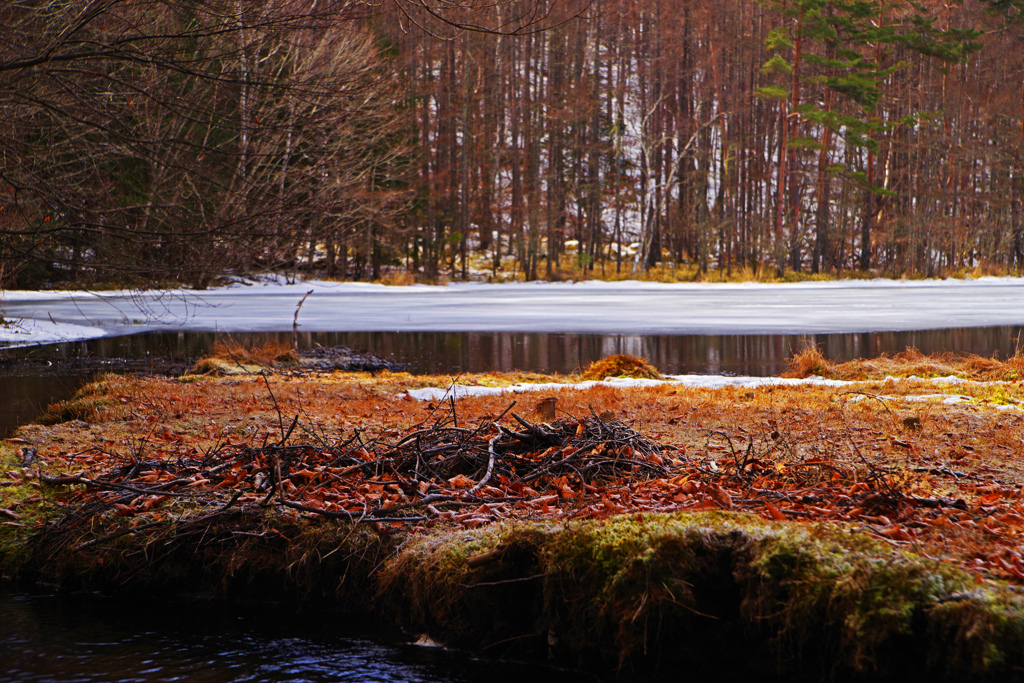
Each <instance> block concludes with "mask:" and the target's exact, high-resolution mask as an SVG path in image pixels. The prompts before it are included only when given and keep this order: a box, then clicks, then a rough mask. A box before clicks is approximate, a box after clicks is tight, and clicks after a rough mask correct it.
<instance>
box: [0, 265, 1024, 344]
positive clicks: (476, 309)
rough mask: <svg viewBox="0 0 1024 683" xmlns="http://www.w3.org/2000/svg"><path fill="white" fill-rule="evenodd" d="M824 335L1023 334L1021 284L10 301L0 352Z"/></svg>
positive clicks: (416, 290)
mask: <svg viewBox="0 0 1024 683" xmlns="http://www.w3.org/2000/svg"><path fill="white" fill-rule="evenodd" d="M310 290H312V294H311V295H310V296H309V298H308V299H307V300H306V301H305V303H304V304H303V306H302V308H301V309H300V310H299V316H298V323H299V329H300V330H301V331H304V332H372V331H378V332H380V331H392V332H549V333H578V334H634V335H636V334H673V335H684V334H694V335H698V334H827V333H849V332H876V331H897V330H924V329H941V328H949V327H982V326H993V325H1020V324H1024V278H980V279H977V280H914V281H900V280H852V281H851V280H845V281H835V282H801V283H790V284H761V283H736V284H702V283H685V284H660V283H649V282H637V281H627V282H600V281H588V282H580V283H544V282H531V283H510V284H481V283H466V284H453V285H447V286H426V285H415V286H411V287H386V286H383V285H374V284H366V283H351V282H346V283H336V282H326V281H311V282H298V283H293V284H287V283H285V282H283V281H281V280H276V281H267V282H256V283H246V284H236V285H232V286H229V287H222V288H216V289H210V290H203V291H193V290H184V289H183V290H153V291H135V290H133V291H123V292H82V291H47V292H27V291H7V292H4V293H3V301H2V304H0V307H2V311H3V315H4V319H5V321H6V323H7V324H6V325H4V326H2V327H0V342H4V343H8V344H27V343H47V342H53V341H71V340H76V339H87V338H91V337H97V336H103V335H116V334H130V333H134V332H144V331H151V330H162V331H168V330H192V331H219V332H225V333H232V332H285V331H290V330H291V329H292V324H293V320H294V317H295V312H296V307H297V305H298V303H299V301H301V300H302V298H303V296H304V295H305V294H306V292H307V291H310Z"/></svg>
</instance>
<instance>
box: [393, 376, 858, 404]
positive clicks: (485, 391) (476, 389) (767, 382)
mask: <svg viewBox="0 0 1024 683" xmlns="http://www.w3.org/2000/svg"><path fill="white" fill-rule="evenodd" d="M801 384H815V385H820V386H827V387H841V386H846V385H848V384H853V382H846V381H843V380H837V379H823V378H821V377H808V378H806V379H793V378H788V377H725V376H723V375H668V376H667V379H664V380H658V379H631V378H628V377H606V378H605V379H603V380H600V381H597V380H588V381H586V382H574V383H571V384H559V383H557V382H544V383H536V384H532V383H519V384H512V385H509V386H507V387H481V386H472V385H466V384H454V385H452V386H449V387H447V388H440V387H427V388H424V389H409V390H408V391H407V392H406V393H407V394H408V395H409V396H410V397H411V398H414V399H417V400H419V401H439V400H442V399H446V398H448V397H449V396H454V397H455V398H466V397H469V396H497V395H500V394H507V393H509V394H522V393H524V392H527V391H548V390H555V391H558V390H583V389H589V388H591V387H594V386H598V385H601V386H606V387H619V388H631V387H655V386H662V385H676V386H682V387H687V388H697V389H720V388H722V387H743V388H754V387H764V386H796V385H801Z"/></svg>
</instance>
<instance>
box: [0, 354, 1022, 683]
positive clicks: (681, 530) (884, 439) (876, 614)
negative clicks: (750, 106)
mask: <svg viewBox="0 0 1024 683" xmlns="http://www.w3.org/2000/svg"><path fill="white" fill-rule="evenodd" d="M805 360H806V359H805ZM811 360H813V359H811ZM903 360H904V361H906V362H907V364H908V365H907V367H908V368H910V366H911V365H913V364H914V363H916V364H917V365H913V367H916V368H918V369H919V368H920V367H921V363H922V362H924V361H922V359H921V358H917V357H914V358H910V357H909V356H908V357H907V358H906V359H903ZM953 360H954V359H950V358H945V359H941V362H942V365H941V369H942V371H943V372H946V371H948V370H949V369H950V368H951V367H952V369H953V370H954V371H955V370H956V364H955V363H954V362H953ZM910 361H913V363H911V362H910ZM935 362H938V361H935ZM803 365H807V363H803V364H801V363H798V362H794V372H795V373H798V374H799V373H801V372H803V373H804V374H806V368H803V369H802V370H801V367H802V366H803ZM811 365H813V363H811ZM883 365H884V364H883ZM963 367H964V369H965V372H977V367H978V364H977V363H975V364H973V365H970V364H967V365H964V366H963ZM971 368H974V369H973V370H972V369H971ZM827 369H828V368H826V370H827ZM883 369H884V371H885V372H886V373H891V371H892V370H893V368H892V367H891V366H890V365H884V368H883ZM634 370H636V369H635V368H634ZM832 371H833V372H834V371H835V369H834V368H833V369H832ZM985 371H986V372H990V373H991V372H993V371H992V368H991V367H990V366H987V365H986V366H985ZM843 374H844V376H848V377H851V378H856V375H855V374H854V373H853V370H852V369H850V368H846V369H844V370H843ZM908 374H911V370H910V369H908ZM860 377H861V379H858V380H857V382H858V383H857V384H855V385H852V386H844V387H841V388H836V387H828V386H821V385H802V386H765V387H758V388H754V389H738V388H735V387H726V388H721V389H684V388H681V387H679V386H674V385H672V384H670V383H666V384H661V385H656V386H648V387H635V388H615V387H607V386H593V387H589V388H587V389H584V390H579V389H561V390H559V389H550V390H547V391H544V392H538V393H537V395H536V396H529V397H526V396H524V395H519V396H507V395H499V396H480V397H472V398H464V399H460V400H458V401H454V400H449V401H440V402H436V403H432V402H421V401H415V400H412V399H411V398H409V397H408V395H407V394H405V393H404V392H405V391H407V390H408V389H412V388H419V387H424V386H445V383H446V382H450V378H441V377H434V378H430V377H412V376H409V375H403V374H400V373H381V374H379V375H377V376H369V375H367V374H359V373H354V374H345V373H307V374H301V373H296V372H294V371H290V370H287V369H285V370H284V371H283V372H280V371H279V372H278V373H277V374H241V375H232V376H198V375H192V376H186V377H184V378H179V379H166V378H159V379H158V378H152V379H144V378H132V377H117V376H107V377H105V378H101V379H100V380H99V381H98V382H97V383H95V384H93V385H90V386H89V387H87V388H85V389H83V391H82V392H80V393H79V395H78V396H76V398H74V399H72V400H71V401H68V402H66V403H65V404H62V405H58V406H54V407H53V408H52V409H51V410H50V411H49V413H48V416H47V419H46V420H44V421H46V422H49V423H50V424H37V425H29V426H26V427H23V428H22V429H21V430H20V431H19V433H18V435H17V436H16V438H14V439H11V440H8V441H7V442H4V443H2V444H0V460H2V465H3V467H2V468H0V480H2V481H0V509H2V510H3V512H0V514H3V516H4V518H3V520H0V521H3V524H2V526H0V573H2V574H3V576H5V577H7V578H10V579H14V580H18V581H23V582H28V583H36V584H45V585H49V586H52V587H55V588H57V589H59V590H98V591H102V592H106V593H110V594H113V595H121V596H153V595H160V596H161V597H165V598H168V599H171V598H181V597H192V598H203V599H217V600H234V601H250V600H257V601H258V600H275V601H287V602H294V603H296V604H308V605H317V606H319V607H330V608H331V609H333V610H337V611H338V612H342V613H348V614H352V615H357V616H358V618H359V619H361V620H364V621H365V622H366V623H368V624H370V623H372V624H373V625H374V627H375V628H379V627H387V628H397V629H401V630H403V631H405V632H407V633H409V634H413V635H414V636H416V635H419V634H423V633H426V634H429V635H430V637H431V638H433V639H434V640H437V641H439V642H442V643H445V644H447V645H450V646H453V647H459V648H462V649H467V650H471V651H476V652H480V653H481V654H483V655H486V656H496V657H515V658H522V659H534V660H542V661H553V662H556V663H558V664H561V665H567V666H572V667H578V668H583V669H587V670H592V671H599V672H602V673H603V674H605V675H609V672H614V673H613V674H611V676H615V675H621V676H623V677H637V678H643V679H649V680H669V679H673V678H678V677H679V676H680V673H679V672H680V671H684V670H685V671H688V672H691V673H692V672H693V671H697V670H700V671H707V672H712V671H714V672H725V673H731V674H735V675H753V674H758V675H762V674H764V675H769V676H774V675H778V676H785V677H787V678H789V679H791V680H792V679H796V680H823V679H825V678H831V679H836V680H875V679H895V678H896V677H898V676H899V677H906V676H913V677H915V678H920V677H923V676H928V677H929V678H930V679H935V680H954V679H957V680H961V679H964V678H970V679H977V680H996V679H997V678H998V679H999V680H1018V679H1024V592H1022V586H1024V572H1022V571H1021V567H1022V566H1024V565H1020V566H1019V565H1018V564H1017V559H1016V558H1017V557H1019V556H1018V555H1017V553H1018V548H1019V547H1020V543H1019V540H1020V538H1021V536H1022V529H1024V507H1022V503H1021V490H1022V489H1021V486H1022V485H1024V474H1022V473H1021V472H1020V471H1019V468H1018V466H1017V464H1016V461H1017V457H1018V456H1019V453H1020V450H1021V445H1022V444H1024V441H1022V440H1021V436H1022V435H1024V416H1022V413H1021V411H1020V410H1019V409H1017V408H1016V404H1017V402H1018V401H1021V400H1024V387H1022V385H1021V382H1020V380H1018V379H1011V380H1005V379H1003V380H1000V381H975V382H972V383H970V384H969V385H966V386H965V385H964V384H956V385H949V384H940V383H929V382H924V381H922V380H909V379H904V380H893V379H888V380H886V379H883V378H877V377H874V376H873V375H871V374H870V372H865V373H862V375H861V376H860ZM523 379H524V377H521V376H515V375H505V376H498V375H494V376H479V377H469V378H462V380H463V381H468V382H469V383H477V384H480V385H485V386H487V385H492V386H493V385H506V386H507V385H509V384H513V383H515V382H518V381H522V380H523ZM545 379H547V380H549V381H550V380H551V379H552V378H545ZM554 379H555V381H556V382H557V381H563V382H569V381H571V380H572V379H573V378H568V377H566V378H554ZM954 393H955V394H956V395H957V396H958V397H960V398H963V397H965V396H966V397H967V398H968V399H969V400H967V401H960V402H958V403H956V404H951V403H946V402H945V399H943V396H946V397H948V396H950V395H953V394H954ZM997 398H998V399H999V400H998V401H997V400H996V399H997ZM512 402H515V403H514V406H511V407H510V403H512ZM1007 406H1009V407H1010V409H1009V410H1005V409H1000V408H1005V407H1007ZM513 412H516V414H517V417H516V418H515V420H513V419H512V417H511V416H512V413H513ZM496 425H502V427H501V428H499V427H498V426H496ZM524 425H525V426H524ZM528 427H529V428H534V429H537V430H539V431H538V432H536V433H533V432H531V431H530V429H529V428H528ZM512 432H515V433H516V434H518V435H519V436H512V435H511V433H512ZM538 435H540V436H538ZM595 435H597V436H601V438H602V439H604V440H603V441H602V440H600V439H598V438H597V436H595ZM541 437H543V438H545V439H553V438H555V437H558V438H560V439H562V440H561V441H558V442H557V443H556V442H555V441H546V442H543V443H541V442H540V441H535V440H531V439H540V438H541ZM431 439H433V440H432V441H431ZM624 439H625V440H624ZM413 444H415V450H410V449H411V448H412V447H413V446H412V445H413ZM538 444H539V445H538ZM343 445H344V448H343V447H342V446H343ZM488 445H489V446H490V452H491V453H490V456H489V455H488ZM446 448H447V449H449V450H447V451H446V450H444V449H446ZM450 449H455V450H450ZM460 449H461V450H460ZM435 450H436V451H438V452H439V453H440V455H437V456H436V458H435V455H433V454H432V451H435ZM410 453H412V454H413V455H416V456H417V457H414V458H412V459H411V460H410V459H409V457H408V456H409V454H410ZM470 456H472V457H470ZM495 456H498V457H495ZM417 458H418V459H417ZM430 458H435V459H434V460H430ZM489 460H490V462H488V461H489ZM453 463H454V464H453ZM458 463H461V465H459V467H461V469H458V468H456V469H451V468H452V467H455V464H458ZM406 466H408V468H409V469H403V468H404V467H406ZM485 466H486V467H485ZM556 466H557V467H556ZM558 467H561V468H563V469H558ZM566 468H567V469H566ZM485 469H486V472H487V475H488V476H487V477H485V476H484V472H485ZM428 470H429V472H428ZM574 472H575V474H574ZM577 475H578V476H577ZM268 482H269V483H268Z"/></svg>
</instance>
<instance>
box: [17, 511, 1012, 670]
mask: <svg viewBox="0 0 1024 683" xmlns="http://www.w3.org/2000/svg"><path fill="white" fill-rule="evenodd" d="M154 531H156V530H154ZM0 533H2V532H0ZM5 535H6V534H5ZM64 538H66V536H61V537H60V538H58V537H50V536H48V534H47V532H46V531H45V529H44V530H43V531H41V532H39V533H35V534H33V535H31V536H28V537H25V538H22V539H21V540H20V541H18V542H11V538H10V536H8V538H7V539H6V540H7V542H6V543H3V542H0V574H2V575H3V576H4V577H6V578H8V579H14V580H16V581H19V582H21V583H23V584H35V585H45V586H49V587H51V588H55V589H57V590H60V591H83V590H89V591H99V592H102V593H106V594H110V595H112V596H117V597H122V598H146V599H154V598H156V599H159V600H182V599H197V600H198V599H203V600H227V601H235V602H252V601H256V602H260V601H266V602H287V603H293V604H295V605H297V606H312V607H316V608H317V609H324V608H327V609H330V610H331V611H332V612H337V613H338V614H345V615H347V616H348V617H349V618H350V619H353V620H360V621H362V622H364V623H366V624H367V627H368V629H370V628H372V629H374V630H378V631H379V629H381V628H392V629H400V630H401V631H403V632H405V633H407V634H409V635H410V636H411V637H413V638H415V637H418V636H419V635H421V634H426V635H428V636H429V637H430V638H431V639H432V640H435V641H438V642H440V643H443V644H445V645H447V646H450V647H453V648H459V649H462V650H467V651H471V652H475V653H479V654H481V655H484V656H489V657H496V658H514V659H520V660H525V661H541V662H550V663H556V664H558V665H561V666H569V667H573V668H579V669H583V670H587V671H592V672H596V673H599V674H600V675H603V676H605V677H620V676H621V677H623V678H627V679H628V678H636V679H644V680H670V679H677V678H680V677H683V676H684V675H696V674H697V673H698V672H702V671H703V672H715V673H716V674H717V675H723V674H726V675H736V676H738V675H754V674H757V675H759V676H760V677H762V678H763V677H764V676H765V675H769V676H771V674H775V675H777V676H779V677H785V678H786V679H787V680H800V681H804V680H805V681H815V680H825V679H829V680H851V681H854V680H896V679H897V678H906V677H908V676H910V677H912V678H913V679H918V680H921V679H924V678H925V677H927V679H928V680H932V681H945V680H949V681H952V680H984V681H987V680H992V681H995V680H999V681H1013V680H1024V596H1022V595H1021V594H1020V593H1019V592H1016V591H1014V590H1013V589H1012V588H1011V587H1010V586H1008V585H1005V584H1002V583H999V582H991V581H985V582H981V581H979V580H978V579H976V578H975V577H974V576H973V575H969V574H967V573H965V572H963V571H962V570H959V569H955V568H953V567H951V566H949V565H948V564H945V563H942V562H939V561H935V560H930V559H927V558H924V557H921V556H918V555H915V554H911V553H907V552H904V551H901V550H899V549H896V548H893V547H892V546H888V545H885V544H882V543H880V542H878V541H874V540H871V539H870V538H868V537H867V536H865V535H863V534H860V533H856V532H853V531H851V530H849V529H843V528H839V527H836V526H835V525H804V524H796V523H788V522H783V523H776V522H767V521H764V520H761V519H760V518H757V517H753V516H749V515H744V514H738V513H729V512H700V513H674V514H658V515H641V514H627V515H621V516H616V517H611V518H608V519H604V520H587V521H571V520H563V521H558V522H554V521H544V522H539V521H538V522H529V521H520V522H514V523H513V522H506V523H499V524H492V525H487V526H484V527H480V528H477V529H472V530H454V529H434V530H432V531H430V532H429V533H424V534H417V535H398V534H396V533H388V532H386V531H384V530H382V529H377V528H374V527H372V526H370V525H358V524H351V523H330V522H322V521H311V520H303V521H301V522H295V521H294V520H292V521H289V520H288V519H286V518H284V517H275V516H274V515H273V514H272V513H267V514H259V515H254V514H253V513H245V512H237V513H235V512H230V511H226V512H224V513H223V514H214V515H212V516H210V517H209V518H208V519H206V520H205V521H203V520H199V521H197V522H196V523H195V524H192V525H190V526H189V527H187V528H183V529H181V530H180V531H179V532H177V533H176V534H175V535H174V536H172V537H170V538H168V537H167V536H166V534H163V535H160V536H159V541H157V536H156V534H155V533H154V534H153V535H150V534H147V533H145V532H139V533H133V534H125V535H122V536H120V537H118V538H115V539H103V538H102V537H93V538H91V539H89V540H87V541H80V542H79V543H78V544H77V545H76V546H74V547H70V546H68V545H65V543H66V541H62V540H61V539H64Z"/></svg>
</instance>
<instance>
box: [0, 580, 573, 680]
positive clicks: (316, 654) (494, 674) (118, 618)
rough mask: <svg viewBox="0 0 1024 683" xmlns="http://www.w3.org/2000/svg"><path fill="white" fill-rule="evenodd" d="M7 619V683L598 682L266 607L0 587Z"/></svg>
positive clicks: (0, 658) (2, 652)
mask: <svg viewBox="0 0 1024 683" xmlns="http://www.w3.org/2000/svg"><path fill="white" fill-rule="evenodd" d="M0 614H2V615H3V618H2V619H0V662H3V664H2V666H0V683H35V682H40V683H41V682H43V681H48V682H53V683H92V682H94V681H95V682H96V683H100V682H102V683H110V682H115V681H116V682H119V683H136V682H137V683H156V682H158V681H186V680H187V681H189V682H190V683H227V682H229V681H230V682H237V683H242V682H253V683H255V682H263V681H266V682H270V681H309V682H311V683H319V682H325V683H326V682H335V681H366V682H369V683H373V682H385V681H386V682H389V683H397V682H408V683H469V682H470V681H480V680H487V681H489V682H491V681H493V682H494V683H505V682H512V681H515V682H516V683H521V682H522V681H523V680H534V681H547V680H551V681H555V680H558V681H560V682H564V683H573V682H582V681H588V680H592V679H590V678H589V677H584V676H583V675H582V674H575V673H572V672H565V671H555V670H552V669H547V668H541V667H529V666H525V665H517V664H514V663H508V662H502V663H501V665H500V666H495V665H494V663H492V662H483V661H480V660H475V659H471V658H468V657H465V656H461V655H458V654H452V653H446V652H443V651H437V650H425V649H422V648H415V647H412V646H401V645H388V644H382V643H379V642H374V641H370V640H366V639H361V638H354V637H350V636H346V635H344V634H345V633H346V632H348V633H353V632H355V629H354V628H349V629H346V628H345V627H344V624H343V622H339V621H338V619H337V617H331V618H328V617H326V616H325V615H319V616H317V615H298V614H295V613H294V612H291V611H288V610H285V609H283V608H278V609H275V608H267V607H266V606H264V607H261V608H260V609H259V610H258V611H256V610H250V611H243V610H241V609H238V608H230V609H229V608H226V607H220V608H212V607H209V606H195V605H193V606H189V607H186V606H174V605H155V604H141V605H128V604H123V603H115V602H111V601H109V600H103V599H100V598H95V597H79V598H71V597H68V596H63V597H62V596H53V595H30V594H26V593H11V592H9V591H6V590H4V589H3V587H0Z"/></svg>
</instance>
